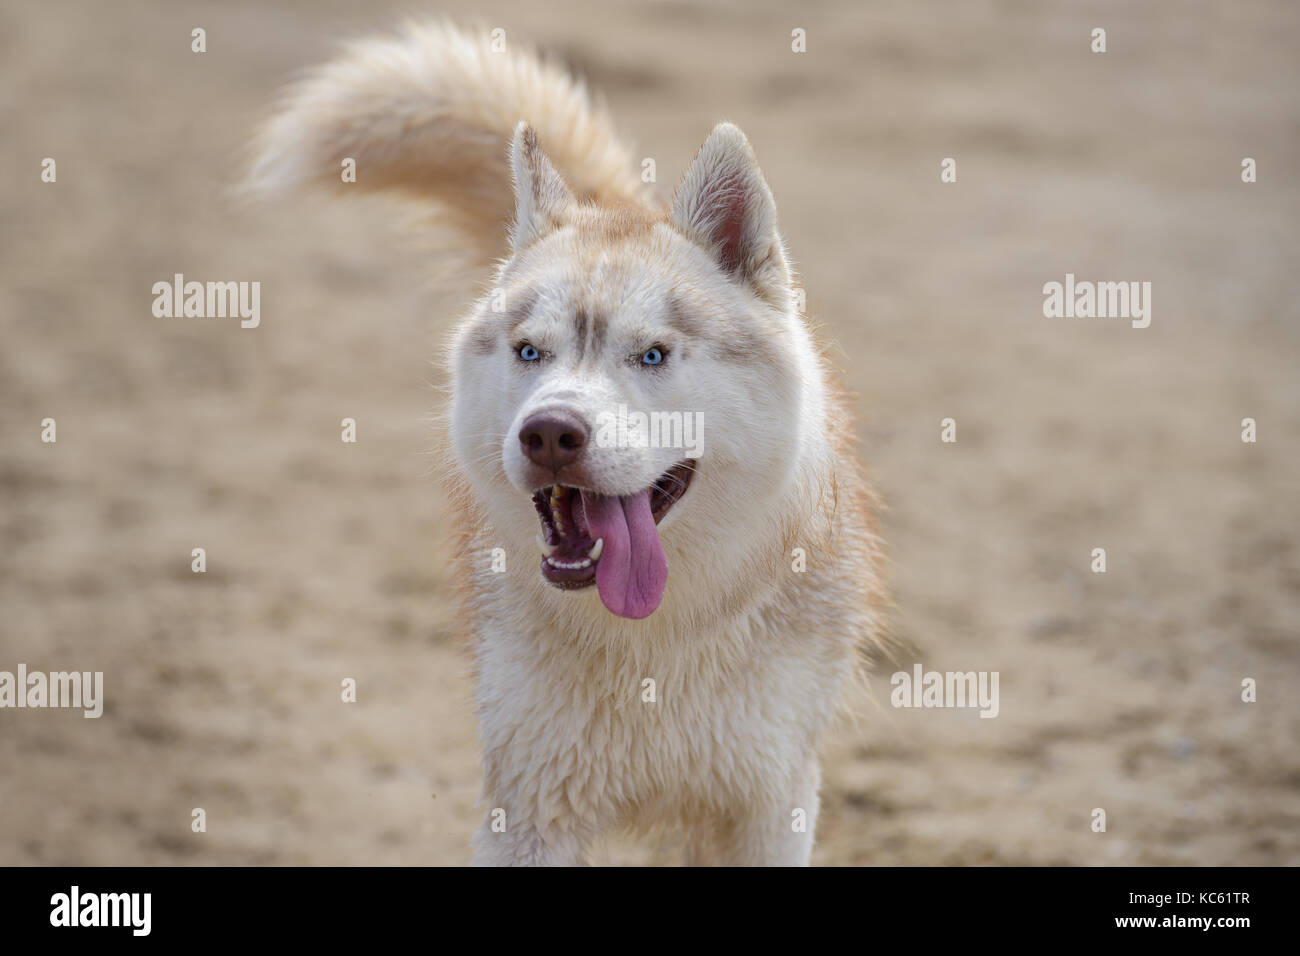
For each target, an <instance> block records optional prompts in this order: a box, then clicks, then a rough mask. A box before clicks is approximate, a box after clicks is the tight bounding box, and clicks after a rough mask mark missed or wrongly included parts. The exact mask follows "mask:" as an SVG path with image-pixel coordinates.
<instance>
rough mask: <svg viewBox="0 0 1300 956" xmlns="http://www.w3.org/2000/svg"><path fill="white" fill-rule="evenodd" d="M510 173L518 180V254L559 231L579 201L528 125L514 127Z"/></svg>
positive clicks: (514, 235) (513, 236)
mask: <svg viewBox="0 0 1300 956" xmlns="http://www.w3.org/2000/svg"><path fill="white" fill-rule="evenodd" d="M510 170H511V172H512V173H513V175H514V181H515V222H514V226H513V227H511V230H510V245H511V248H512V249H513V251H515V252H519V251H520V250H522V249H524V248H526V247H527V246H528V245H530V244H531V243H532V242H534V241H535V240H537V239H539V238H541V237H542V236H544V235H546V234H547V233H548V232H550V231H551V230H552V229H554V228H556V226H558V225H559V224H560V222H561V221H562V219H563V214H564V211H565V210H566V209H568V208H569V207H570V206H571V205H573V204H574V203H575V202H576V201H577V200H576V199H575V198H574V196H573V192H572V191H571V190H570V189H569V187H568V186H567V185H566V184H565V182H564V179H563V178H562V177H561V176H560V174H559V173H558V172H556V170H555V167H554V166H552V165H551V161H550V160H549V159H547V158H546V154H545V153H543V152H542V148H541V146H539V145H538V144H537V133H536V131H535V130H534V129H533V128H532V127H531V126H529V125H528V124H527V123H523V122H521V123H520V124H519V125H518V126H516V127H515V138H514V142H512V143H511V144H510Z"/></svg>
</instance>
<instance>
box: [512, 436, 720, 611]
mask: <svg viewBox="0 0 1300 956" xmlns="http://www.w3.org/2000/svg"><path fill="white" fill-rule="evenodd" d="M694 473H695V464H694V463H693V462H689V461H680V462H678V463H677V464H675V465H673V467H671V468H669V469H668V470H667V471H666V472H664V473H663V475H662V476H660V478H659V480H658V481H656V482H655V483H654V484H653V485H651V486H650V487H649V488H646V489H645V490H643V491H640V492H637V493H636V494H634V495H622V496H619V495H601V494H597V493H596V492H594V491H589V490H587V489H583V488H570V487H567V486H565V485H550V486H548V487H546V488H541V489H539V490H537V491H536V492H534V493H533V505H534V507H536V509H537V515H538V517H539V518H540V519H541V522H542V531H541V534H539V535H538V536H537V543H538V545H539V546H540V547H541V549H542V555H543V556H542V577H544V578H545V579H546V580H547V581H548V582H550V583H551V584H553V585H555V586H556V587H558V588H564V589H566V590H570V589H575V588H585V587H588V586H590V585H592V584H595V585H596V587H597V589H598V590H599V592H600V599H601V601H603V602H604V604H605V607H607V608H608V609H609V610H610V611H611V612H613V613H614V614H618V615H620V616H621V617H630V618H642V617H646V616H648V615H649V614H651V613H652V612H653V611H654V609H655V608H657V607H658V606H659V601H660V600H661V599H662V597H663V589H664V585H665V584H666V583H667V581H668V559H667V558H666V557H665V556H664V550H663V546H662V545H661V544H660V542H659V532H658V530H657V526H658V524H659V522H660V521H662V520H663V519H664V516H665V515H667V514H668V512H669V511H670V510H671V509H672V507H673V505H675V504H676V503H677V502H678V501H679V500H681V497H682V495H684V494H685V493H686V489H687V488H688V487H689V486H690V483H691V478H692V476H693V475H694Z"/></svg>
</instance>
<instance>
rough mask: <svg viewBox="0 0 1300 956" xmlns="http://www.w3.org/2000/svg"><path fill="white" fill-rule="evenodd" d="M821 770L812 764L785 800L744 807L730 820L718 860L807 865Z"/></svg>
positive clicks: (741, 863) (732, 863) (818, 804)
mask: <svg viewBox="0 0 1300 956" xmlns="http://www.w3.org/2000/svg"><path fill="white" fill-rule="evenodd" d="M820 787H821V768H820V766H819V765H818V764H817V762H816V761H814V762H812V763H811V765H810V766H809V767H808V768H807V770H806V771H805V773H804V774H803V775H802V776H801V777H800V778H799V779H798V780H795V781H793V782H792V783H791V784H790V785H789V786H788V787H787V788H785V790H786V792H787V793H788V794H789V796H788V797H786V798H785V799H783V800H775V801H772V800H769V801H765V802H763V803H760V804H756V805H753V806H747V807H744V808H741V809H740V810H739V811H738V812H736V813H735V814H734V815H733V816H732V817H731V819H730V820H729V821H728V824H727V826H726V827H725V829H724V831H723V834H722V840H721V844H722V846H721V853H720V858H719V860H718V862H719V863H721V864H722V865H724V866H807V865H808V862H809V860H810V858H811V857H812V848H813V836H814V833H815V831H816V828H817V811H818V810H819V809H820V808H821V798H820V796H819V795H818V790H819V789H820Z"/></svg>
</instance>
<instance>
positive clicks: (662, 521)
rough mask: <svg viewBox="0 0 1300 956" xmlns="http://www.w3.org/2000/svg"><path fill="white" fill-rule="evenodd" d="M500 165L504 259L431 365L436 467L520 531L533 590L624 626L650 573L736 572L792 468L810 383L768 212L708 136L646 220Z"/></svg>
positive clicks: (767, 195) (752, 183) (744, 155)
mask: <svg viewBox="0 0 1300 956" xmlns="http://www.w3.org/2000/svg"><path fill="white" fill-rule="evenodd" d="M511 161H512V165H513V172H514V179H515V193H516V217H515V224H514V229H513V233H512V237H511V241H512V249H511V255H510V258H509V259H508V260H507V261H506V262H505V263H504V265H503V266H502V268H501V270H500V272H499V274H498V277H497V281H496V287H495V288H494V289H493V290H492V291H491V292H489V294H488V295H487V296H485V297H484V298H483V299H482V300H481V301H480V302H479V303H478V304H477V306H476V307H475V309H474V311H473V312H472V313H471V315H470V316H469V317H468V318H467V320H466V321H465V322H464V323H463V324H462V326H461V328H460V330H459V332H458V334H457V336H456V338H455V340H454V342H453V346H452V353H451V365H452V374H453V378H454V384H453V388H452V396H453V397H452V409H451V434H452V443H453V449H454V452H455V455H456V458H457V459H458V462H459V464H460V466H461V469H462V470H463V472H464V473H465V476H466V478H467V480H468V482H469V484H470V486H471V487H472V488H473V489H474V493H475V495H476V497H477V498H478V499H479V500H480V502H481V503H482V504H483V505H484V508H485V510H486V512H487V514H488V516H489V518H490V520H491V522H492V524H493V527H494V528H495V529H496V530H497V532H498V533H508V534H526V533H528V532H525V531H524V528H526V527H528V526H529V525H531V526H532V528H534V529H536V531H537V532H538V534H537V542H538V543H537V547H539V548H540V551H541V555H540V562H541V565H540V574H541V576H542V578H543V579H544V580H545V581H546V582H548V583H550V584H552V585H554V586H555V587H557V588H561V589H566V590H577V589H580V588H585V587H588V586H590V585H592V584H594V585H595V586H596V589H597V591H598V593H599V596H600V599H601V601H602V602H603V603H604V605H605V607H606V608H608V610H609V611H610V612H612V613H614V614H617V615H620V616H623V617H628V618H643V617H646V616H647V615H649V614H651V613H652V612H653V611H654V610H655V609H656V608H657V607H658V606H659V603H660V601H661V599H662V597H663V593H664V589H665V585H666V581H667V577H668V565H669V556H670V555H671V556H673V557H674V560H676V558H677V557H678V556H690V557H692V558H694V559H695V560H694V561H687V562H685V563H686V564H687V565H689V566H692V567H695V568H717V569H718V570H719V571H721V570H722V569H723V568H724V567H733V566H734V567H735V568H742V567H743V564H744V562H743V560H741V558H740V557H738V556H737V555H736V554H735V552H736V551H738V550H741V551H743V549H744V547H745V546H746V544H748V543H749V541H750V540H751V538H753V536H754V535H755V534H756V533H757V532H758V531H759V530H760V527H759V526H762V525H764V524H765V523H766V522H767V521H768V520H769V519H770V517H771V516H770V515H768V514H766V513H765V512H764V508H765V506H766V507H768V510H769V511H770V510H772V509H771V505H772V504H773V503H774V502H775V501H776V500H777V499H778V496H779V494H780V493H781V492H782V491H783V490H784V489H785V488H786V487H787V486H788V484H789V482H790V480H791V476H792V474H793V472H794V467H795V463H796V460H797V458H798V456H799V454H800V447H801V441H802V440H803V436H801V434H800V432H801V427H800V423H801V421H802V420H803V417H804V416H803V414H802V412H803V409H801V408H800V403H801V402H803V401H805V400H806V394H805V391H806V390H805V389H803V388H801V383H804V382H807V381H808V380H809V378H810V377H811V378H813V379H816V378H817V376H816V375H815V374H812V372H811V370H810V369H809V367H808V366H809V363H810V362H815V360H814V359H811V358H810V349H809V348H808V346H807V336H806V332H805V330H804V328H803V325H802V322H801V321H800V320H799V317H798V314H797V311H796V310H795V308H794V306H793V290H792V288H791V283H792V279H791V271H790V267H789V265H788V262H787V259H786V256H785V251H784V249H783V246H782V242H781V237H780V235H779V233H778V231H777V221H776V207H775V204H774V202H773V200H772V194H771V192H770V190H769V189H768V187H767V184H766V183H765V182H764V180H763V177H762V174H761V173H760V172H759V169H758V165H757V163H756V161H755V159H754V155H753V152H752V151H751V149H750V146H749V143H748V141H747V140H746V139H745V136H744V134H743V133H741V131H740V130H739V129H737V128H736V127H735V126H732V125H730V124H722V125H720V126H718V127H717V128H716V129H715V130H714V131H713V133H712V135H710V137H709V139H708V141H707V142H706V143H705V144H704V146H703V148H702V149H701V150H700V153H699V155H698V156H697V157H696V159H695V161H694V163H693V164H692V165H691V167H690V169H689V170H688V171H687V173H686V175H685V177H684V178H683V180H682V183H681V185H680V187H679V188H678V190H677V193H676V196H675V198H674V200H673V202H672V204H671V207H670V208H669V209H668V210H666V211H665V213H664V214H662V215H654V214H651V213H648V212H645V211H643V210H639V209H613V210H611V209H606V208H600V207H596V206H593V205H589V204H584V203H581V202H579V201H578V200H577V199H575V197H574V196H573V194H572V193H571V192H570V190H569V188H568V186H567V185H566V184H565V182H564V180H563V179H562V178H561V176H560V175H559V174H558V173H557V172H556V170H555V168H554V167H553V166H552V164H551V162H550V161H549V160H548V159H547V157H546V156H545V155H544V154H543V152H542V151H541V149H540V148H539V146H538V143H537V140H536V137H535V135H534V134H533V132H532V130H531V129H529V128H528V127H527V126H526V125H524V124H520V127H519V129H518V130H517V131H516V134H515V139H514V144H513V148H512V156H511ZM530 530H532V529H530ZM530 536H531V535H530Z"/></svg>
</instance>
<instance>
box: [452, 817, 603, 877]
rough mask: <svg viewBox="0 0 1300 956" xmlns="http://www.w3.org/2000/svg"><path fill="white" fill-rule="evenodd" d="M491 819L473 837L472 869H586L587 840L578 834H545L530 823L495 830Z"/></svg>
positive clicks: (553, 832) (549, 832) (550, 832)
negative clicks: (501, 867) (478, 867)
mask: <svg viewBox="0 0 1300 956" xmlns="http://www.w3.org/2000/svg"><path fill="white" fill-rule="evenodd" d="M492 824H493V821H492V818H491V816H490V815H489V818H488V820H487V821H486V822H485V823H484V824H483V826H482V827H480V828H479V830H478V832H477V833H475V834H474V840H473V844H474V857H473V859H472V860H471V861H470V865H471V866H583V865H585V863H586V849H587V840H586V838H585V837H583V836H581V835H580V834H577V833H567V832H556V831H553V830H550V831H547V832H546V833H542V832H541V831H539V830H538V829H537V828H536V827H533V826H531V825H529V824H520V825H518V826H515V827H511V828H508V829H505V830H494V829H493V825H492Z"/></svg>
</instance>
